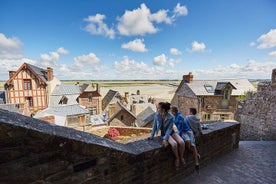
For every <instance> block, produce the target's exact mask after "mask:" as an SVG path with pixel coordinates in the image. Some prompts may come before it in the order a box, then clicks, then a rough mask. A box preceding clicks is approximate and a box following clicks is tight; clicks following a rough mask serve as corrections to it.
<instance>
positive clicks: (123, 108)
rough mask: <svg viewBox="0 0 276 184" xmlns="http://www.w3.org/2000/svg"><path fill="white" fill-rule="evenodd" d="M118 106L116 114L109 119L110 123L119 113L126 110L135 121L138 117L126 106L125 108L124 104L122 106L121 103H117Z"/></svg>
mask: <svg viewBox="0 0 276 184" xmlns="http://www.w3.org/2000/svg"><path fill="white" fill-rule="evenodd" d="M117 104H118V109H117V110H116V111H115V113H114V114H113V115H112V116H111V117H110V118H109V120H108V122H110V121H112V120H113V119H114V118H115V117H116V116H117V114H119V112H121V111H122V110H125V111H126V112H128V114H129V115H130V116H132V117H134V119H136V116H135V115H134V114H133V113H132V112H131V111H130V110H128V109H127V108H126V107H125V106H123V104H121V103H120V102H117Z"/></svg>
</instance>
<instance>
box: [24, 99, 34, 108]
mask: <svg viewBox="0 0 276 184" xmlns="http://www.w3.org/2000/svg"><path fill="white" fill-rule="evenodd" d="M25 99H26V102H28V105H29V106H30V107H33V98H32V97H26V98H25Z"/></svg>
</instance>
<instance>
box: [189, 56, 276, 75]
mask: <svg viewBox="0 0 276 184" xmlns="http://www.w3.org/2000/svg"><path fill="white" fill-rule="evenodd" d="M273 68H276V62H272V61H271V62H257V61H256V60H253V59H250V60H248V61H247V63H246V64H245V65H238V64H231V65H229V66H217V67H215V68H211V69H206V70H194V71H193V73H194V76H196V77H197V78H199V79H226V78H232V79H236V78H247V79H270V78H271V72H272V69H273Z"/></svg>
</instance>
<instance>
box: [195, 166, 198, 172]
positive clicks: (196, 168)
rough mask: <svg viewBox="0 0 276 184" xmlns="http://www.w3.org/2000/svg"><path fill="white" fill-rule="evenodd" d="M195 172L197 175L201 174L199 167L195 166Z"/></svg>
mask: <svg viewBox="0 0 276 184" xmlns="http://www.w3.org/2000/svg"><path fill="white" fill-rule="evenodd" d="M195 171H196V173H197V174H199V165H195Z"/></svg>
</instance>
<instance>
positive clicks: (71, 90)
mask: <svg viewBox="0 0 276 184" xmlns="http://www.w3.org/2000/svg"><path fill="white" fill-rule="evenodd" d="M72 94H80V87H79V85H77V84H61V85H56V87H55V89H54V90H53V92H52V93H51V95H52V96H54V95H72Z"/></svg>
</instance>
